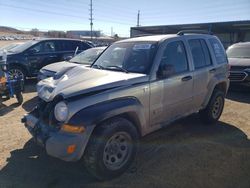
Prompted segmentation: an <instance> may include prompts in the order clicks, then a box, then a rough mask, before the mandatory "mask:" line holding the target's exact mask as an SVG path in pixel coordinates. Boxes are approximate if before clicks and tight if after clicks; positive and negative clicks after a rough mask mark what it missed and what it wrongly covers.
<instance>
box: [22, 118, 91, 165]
mask: <svg viewBox="0 0 250 188" xmlns="http://www.w3.org/2000/svg"><path fill="white" fill-rule="evenodd" d="M22 122H23V123H24V125H25V127H26V128H27V129H28V131H29V132H30V133H31V135H32V136H33V138H34V140H35V142H36V143H37V144H39V145H41V146H43V147H44V148H45V150H46V152H47V154H48V155H50V156H53V157H56V158H59V159H62V160H64V161H77V160H79V159H80V158H81V157H82V155H83V153H84V150H85V147H86V145H87V143H88V140H89V137H90V135H91V133H92V130H93V129H92V128H91V127H89V128H87V129H86V131H85V132H84V133H81V134H80V133H77V134H73V133H66V132H62V131H60V130H58V131H55V130H52V129H51V128H50V127H49V126H48V125H45V124H44V123H42V122H41V121H39V119H38V118H36V117H35V116H34V115H32V114H28V115H25V116H24V118H23V119H22ZM72 145H75V150H74V152H72V153H68V151H67V149H68V147H69V146H72Z"/></svg>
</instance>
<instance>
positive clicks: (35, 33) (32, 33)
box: [30, 28, 39, 37]
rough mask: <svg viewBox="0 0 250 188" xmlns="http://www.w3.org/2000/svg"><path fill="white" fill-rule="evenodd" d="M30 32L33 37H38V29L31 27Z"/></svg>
mask: <svg viewBox="0 0 250 188" xmlns="http://www.w3.org/2000/svg"><path fill="white" fill-rule="evenodd" d="M30 34H31V35H33V36H35V37H38V36H39V30H38V29H36V28H34V29H31V30H30Z"/></svg>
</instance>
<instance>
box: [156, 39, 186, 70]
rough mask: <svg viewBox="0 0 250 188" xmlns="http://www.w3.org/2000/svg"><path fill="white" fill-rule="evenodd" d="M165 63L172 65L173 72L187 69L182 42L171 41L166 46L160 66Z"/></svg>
mask: <svg viewBox="0 0 250 188" xmlns="http://www.w3.org/2000/svg"><path fill="white" fill-rule="evenodd" d="M166 64H170V65H173V67H174V72H175V74H178V73H182V72H186V71H188V61H187V55H186V50H185V47H184V44H183V42H181V41H176V42H171V43H169V44H168V45H167V46H166V48H165V50H164V52H163V56H162V59H161V63H160V66H163V65H166Z"/></svg>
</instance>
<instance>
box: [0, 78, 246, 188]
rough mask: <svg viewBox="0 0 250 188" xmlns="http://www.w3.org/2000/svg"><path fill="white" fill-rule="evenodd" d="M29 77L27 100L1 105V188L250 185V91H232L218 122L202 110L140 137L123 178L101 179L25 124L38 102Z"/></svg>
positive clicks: (25, 96) (214, 187) (10, 101)
mask: <svg viewBox="0 0 250 188" xmlns="http://www.w3.org/2000/svg"><path fill="white" fill-rule="evenodd" d="M34 86H35V82H34V81H32V80H29V84H28V86H27V88H26V93H25V94H24V101H25V102H24V103H23V105H21V106H17V105H16V104H15V102H16V101H15V99H11V100H9V101H6V102H5V103H4V104H3V105H2V106H1V109H0V144H1V147H0V188H4V187H24V188H27V187H137V188H139V187H142V188H143V187H164V188H168V187H170V188H173V187H197V188H201V187H202V188H206V187H207V188H211V187H213V188H216V187H219V188H222V187H226V188H230V187H232V188H235V187H237V188H241V187H242V188H243V187H245V188H249V187H250V160H249V159H250V141H249V137H250V92H249V91H250V90H249V89H248V91H241V90H240V91H230V92H229V94H228V97H227V99H226V103H225V109H224V112H223V115H222V117H221V119H220V121H219V122H218V124H217V125H216V126H205V125H203V124H202V123H201V122H200V120H199V118H198V116H197V115H193V116H191V117H188V118H185V119H183V120H181V121H178V122H176V123H174V124H172V125H170V126H168V127H167V128H164V129H162V130H160V131H157V132H155V133H152V134H150V135H148V136H146V137H144V138H143V139H142V140H141V141H140V147H139V152H138V156H137V158H136V161H135V162H134V164H133V165H132V167H131V168H130V169H128V171H127V172H126V173H125V174H123V175H122V176H121V177H119V178H116V179H114V180H111V181H106V182H98V181H96V180H94V179H92V178H91V177H90V176H89V175H88V174H87V173H86V171H85V169H84V167H83V166H82V164H81V163H80V162H75V163H67V162H63V161H61V160H58V159H55V158H52V157H49V156H47V155H46V153H45V151H44V150H43V149H42V148H40V147H39V146H37V145H35V144H34V143H33V142H32V140H31V136H30V135H29V133H28V132H27V130H26V129H25V128H24V126H23V125H22V124H21V123H20V119H21V117H22V116H23V115H24V114H25V113H27V111H30V110H31V109H32V107H33V106H34V105H35V103H36V100H37V97H36V93H35V87H34Z"/></svg>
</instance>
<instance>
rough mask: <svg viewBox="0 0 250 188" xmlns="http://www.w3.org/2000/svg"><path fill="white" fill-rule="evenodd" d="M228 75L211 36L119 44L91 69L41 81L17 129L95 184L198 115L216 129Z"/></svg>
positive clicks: (201, 34)
mask: <svg viewBox="0 0 250 188" xmlns="http://www.w3.org/2000/svg"><path fill="white" fill-rule="evenodd" d="M228 69H229V68H228V60H227V57H226V54H225V50H224V48H223V46H222V44H221V42H220V41H219V39H218V38H217V37H216V36H213V35H211V34H208V33H206V34H204V32H197V31H182V32H179V33H178V34H175V35H156V36H144V37H138V38H131V39H127V40H123V41H119V42H116V43H114V44H112V45H111V46H110V47H108V48H107V49H106V50H105V51H104V52H103V53H102V54H101V56H100V57H99V58H98V59H97V60H96V61H95V62H94V64H93V65H92V66H91V67H90V68H87V67H81V66H78V67H75V68H73V69H70V70H69V71H68V72H66V73H64V74H60V72H59V73H57V74H56V75H55V76H54V78H48V79H45V80H43V81H41V82H39V83H38V85H37V89H38V95H39V103H38V104H37V106H36V108H35V109H34V110H33V111H32V112H30V113H29V114H27V115H25V116H24V118H23V119H22V122H23V123H24V124H25V127H26V128H27V129H28V130H29V131H30V133H31V134H32V135H33V137H34V139H35V141H36V142H37V143H38V144H40V145H42V146H44V148H45V149H46V152H47V153H48V155H50V156H54V157H56V158H60V159H62V160H65V161H77V160H82V161H83V164H84V166H85V168H86V169H87V170H88V171H89V172H90V173H91V174H92V175H94V176H95V177H96V178H98V179H109V178H112V177H115V176H118V175H120V174H122V173H123V172H124V171H125V170H126V169H127V168H128V166H129V165H130V164H131V162H132V161H133V159H134V158H135V154H136V150H137V147H136V143H137V140H138V139H139V138H140V137H142V136H145V135H146V134H149V133H151V132H153V131H155V130H158V129H160V128H161V127H163V126H166V125H169V124H170V123H171V122H173V121H175V120H177V119H179V118H183V117H185V116H188V115H190V114H193V113H197V112H198V113H199V114H200V116H201V118H202V120H204V122H205V123H215V122H216V121H217V120H218V119H219V117H220V115H221V113H222V111H223V106H224V97H225V95H226V93H227V90H228V86H229V80H228V76H229V73H228Z"/></svg>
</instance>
